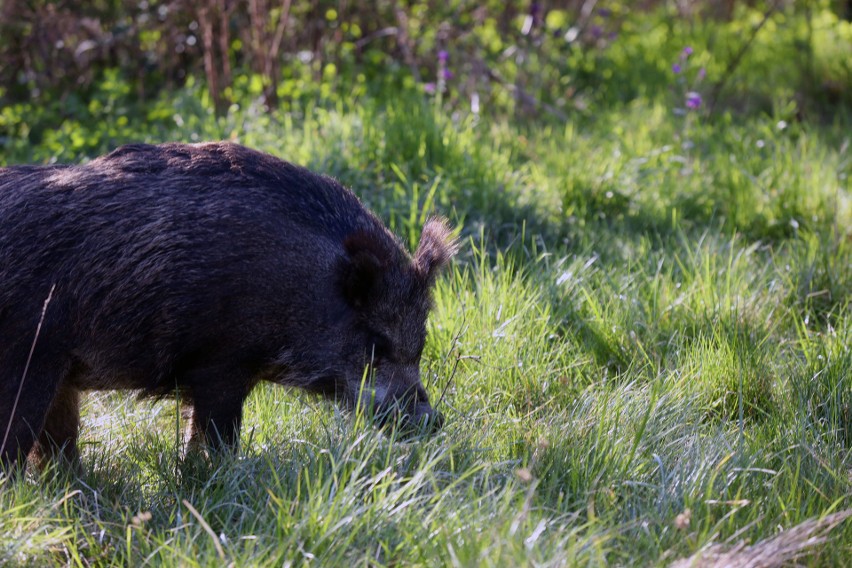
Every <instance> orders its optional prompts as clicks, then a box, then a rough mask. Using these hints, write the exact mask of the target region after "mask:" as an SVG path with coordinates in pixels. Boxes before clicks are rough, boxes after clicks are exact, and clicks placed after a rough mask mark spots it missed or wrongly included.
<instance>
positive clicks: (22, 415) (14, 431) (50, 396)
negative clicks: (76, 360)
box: [0, 348, 70, 467]
mask: <svg viewBox="0 0 852 568" xmlns="http://www.w3.org/2000/svg"><path fill="white" fill-rule="evenodd" d="M12 351H14V350H12ZM14 355H16V354H15V353H14V352H7V353H6V354H5V356H2V357H0V446H1V447H0V466H4V467H6V466H9V465H12V464H18V465H23V464H24V463H25V462H26V459H27V455H28V454H29V453H30V450H31V449H32V448H33V445H34V444H35V442H36V440H37V439H38V437H39V435H40V434H41V431H42V429H43V427H44V423H45V418H46V416H47V413H48V409H49V408H50V406H51V403H52V402H53V400H54V398H55V396H56V393H57V390H58V387H59V384H60V383H61V382H62V381H63V379H64V378H65V376H66V375H67V374H68V369H69V367H70V365H68V364H66V363H64V362H63V360H62V359H61V357H60V356H58V354H56V353H50V352H47V351H41V352H39V349H38V348H36V350H35V354H34V356H33V358H32V360H31V361H30V365H29V368H28V369H27V372H26V376H24V367H25V365H26V360H27V355H26V353H23V354H20V355H21V356H20V357H16V356H14ZM22 379H23V381H24V382H23V385H21V380H22ZM19 393H20V396H18V394H19ZM16 399H17V406H16V404H15V401H16ZM4 439H5V442H4Z"/></svg>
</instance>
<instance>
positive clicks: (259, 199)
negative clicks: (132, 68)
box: [0, 143, 457, 465]
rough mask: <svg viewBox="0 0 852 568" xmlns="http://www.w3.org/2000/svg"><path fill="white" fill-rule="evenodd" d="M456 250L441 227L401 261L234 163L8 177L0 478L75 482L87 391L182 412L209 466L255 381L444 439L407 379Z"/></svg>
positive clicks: (345, 209)
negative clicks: (50, 466) (69, 467)
mask: <svg viewBox="0 0 852 568" xmlns="http://www.w3.org/2000/svg"><path fill="white" fill-rule="evenodd" d="M456 250H457V243H456V241H455V240H454V239H453V238H452V237H451V230H450V228H449V226H448V225H447V223H446V221H445V220H443V219H437V218H436V219H431V220H429V221H428V222H427V223H426V225H425V226H424V227H423V232H422V236H421V238H420V243H419V245H418V247H417V250H416V251H415V253H414V255H413V257H412V256H410V255H409V254H408V253H407V252H406V250H405V249H404V247H403V246H402V245H401V244H400V241H399V240H398V239H397V238H396V237H395V236H394V235H393V234H392V233H391V232H390V231H389V230H388V229H387V228H386V227H385V226H384V225H383V224H382V222H381V221H380V220H379V219H378V218H377V217H376V216H375V215H374V214H372V213H371V212H370V211H368V210H367V209H366V208H365V207H364V206H363V205H362V204H361V203H360V201H359V200H358V199H357V198H356V196H355V195H354V194H353V193H352V192H351V191H350V190H348V189H346V188H344V187H343V186H342V185H340V184H339V183H338V182H336V181H335V180H333V179H331V178H329V177H325V176H321V175H317V174H314V173H312V172H310V171H308V170H306V169H304V168H301V167H298V166H295V165H293V164H290V163H287V162H284V161H282V160H280V159H277V158H275V157H273V156H270V155H267V154H263V153H260V152H257V151H254V150H250V149H248V148H244V147H242V146H239V145H235V144H230V143H210V144H199V145H184V144H163V145H159V146H151V145H144V144H134V145H128V146H123V147H121V148H119V149H117V150H115V151H114V152H112V153H110V154H108V155H106V156H102V157H100V158H97V159H95V160H92V161H91V162H89V163H88V164H85V165H79V166H74V165H56V166H41V167H39V166H15V167H9V168H2V169H0V436H2V438H0V443H1V444H2V446H0V464H4V465H8V464H11V463H22V462H24V461H25V460H26V458H27V456H28V455H30V457H31V458H33V459H45V458H50V457H53V456H57V455H58V456H63V457H64V458H66V459H68V460H70V461H72V462H76V461H77V459H78V453H77V447H76V440H77V435H78V430H79V416H80V412H79V407H80V394H81V392H82V391H87V390H98V389H135V390H138V391H139V392H140V394H142V395H143V396H152V397H162V396H169V395H172V394H175V393H179V395H180V397H181V400H182V401H184V402H186V403H187V405H188V406H189V408H190V409H191V413H192V426H191V439H192V440H194V441H197V442H201V443H204V444H206V445H208V446H210V447H212V448H228V447H234V446H235V445H236V444H237V441H238V439H239V430H240V422H241V416H242V408H243V402H244V401H245V399H246V396H247V395H248V394H249V391H250V390H251V389H252V387H254V386H255V385H256V384H257V383H258V382H259V381H261V380H267V381H272V382H274V383H278V384H281V385H286V386H291V387H299V388H302V389H305V390H307V391H311V392H314V393H318V394H320V395H324V396H327V397H331V398H334V399H336V400H338V401H341V402H342V403H343V404H345V405H346V406H348V407H350V408H352V407H354V406H355V405H356V404H357V403H358V401H359V400H368V399H369V400H370V401H375V405H376V411H377V413H379V414H381V413H387V414H394V413H397V414H398V415H399V416H402V417H403V423H405V417H407V420H408V423H409V424H419V423H426V424H431V425H432V426H433V427H439V426H440V424H441V422H442V419H441V417H440V416H439V415H438V413H437V412H436V411H435V410H434V409H433V408H432V407H431V406H430V404H429V400H428V397H427V395H426V392H425V390H424V388H423V386H422V384H421V382H420V378H419V362H420V357H421V353H422V351H423V344H424V340H425V338H426V319H427V315H428V312H429V309H430V290H431V288H432V286H433V284H434V282H435V278H436V276H437V275H438V274H439V272H440V270H441V269H442V268H443V267H444V266H446V265H447V263H448V262H449V261H450V259H451V257H452V256H453V255H454V254H455V252H456ZM365 370H366V371H367V372H368V375H366V376H368V377H372V382H370V381H369V380H368V382H369V383H370V384H371V385H372V389H371V390H370V391H369V392H368V393H367V394H366V395H365V391H362V390H361V386H362V384H363V382H364V377H365Z"/></svg>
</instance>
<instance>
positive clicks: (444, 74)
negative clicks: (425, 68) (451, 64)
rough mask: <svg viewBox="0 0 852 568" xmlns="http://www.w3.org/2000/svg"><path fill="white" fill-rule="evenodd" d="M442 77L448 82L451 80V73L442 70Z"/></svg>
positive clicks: (447, 70)
mask: <svg viewBox="0 0 852 568" xmlns="http://www.w3.org/2000/svg"><path fill="white" fill-rule="evenodd" d="M443 77H444V80H445V81H449V80H450V79H452V78H453V72H452V71H450V70H449V69H444V73H443Z"/></svg>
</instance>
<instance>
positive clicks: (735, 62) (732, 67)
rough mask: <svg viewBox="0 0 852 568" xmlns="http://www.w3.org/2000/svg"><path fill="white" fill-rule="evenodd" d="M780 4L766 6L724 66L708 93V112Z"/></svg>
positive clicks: (778, 2) (778, 1)
mask: <svg viewBox="0 0 852 568" xmlns="http://www.w3.org/2000/svg"><path fill="white" fill-rule="evenodd" d="M780 5H781V0H775V1H774V2H773V3H772V4H771V5H770V6H769V8H767V10H766V12H765V13H764V14H763V19H761V20H760V23H759V24H757V25H756V26H755V27H754V28H753V29H752V30H751V35H750V36H749V38H748V39H747V40H746V42H745V43H744V44H743V45H742V46H741V47H740V50H739V51H738V52H737V54H736V55H735V56H734V58H733V59H732V60H731V62H730V63H728V66H727V67H726V68H725V73H724V74H723V75H722V78H721V79H720V80H719V82H718V83H716V86H715V87H714V88H713V93H712V94H711V95H710V113H711V114H712V113H713V111H714V110H715V109H716V103H717V102H718V101H719V95H721V94H722V90H723V89H724V88H725V86H726V85H727V84H728V81H729V80H730V79H731V76H732V75H733V74H734V71H736V70H737V67H739V65H740V63H741V62H742V60H743V57H744V56H745V54H746V52H748V50H749V48H750V47H751V44H752V43H754V39H755V38H756V37H757V34H758V33H759V32H760V30H761V29H762V28H763V26H764V25H766V22H768V21H769V18H771V17H772V14H774V13H775V11H776V10H777V9H778V7H779V6H780Z"/></svg>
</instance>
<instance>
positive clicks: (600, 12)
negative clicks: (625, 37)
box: [598, 8, 612, 18]
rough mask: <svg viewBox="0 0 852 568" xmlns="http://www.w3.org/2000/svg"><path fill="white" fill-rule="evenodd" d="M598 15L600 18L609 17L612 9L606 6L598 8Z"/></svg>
mask: <svg viewBox="0 0 852 568" xmlns="http://www.w3.org/2000/svg"><path fill="white" fill-rule="evenodd" d="M598 15H599V16H600V17H601V18H609V17H610V16H612V10H609V9H607V8H600V9H599V10H598Z"/></svg>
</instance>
